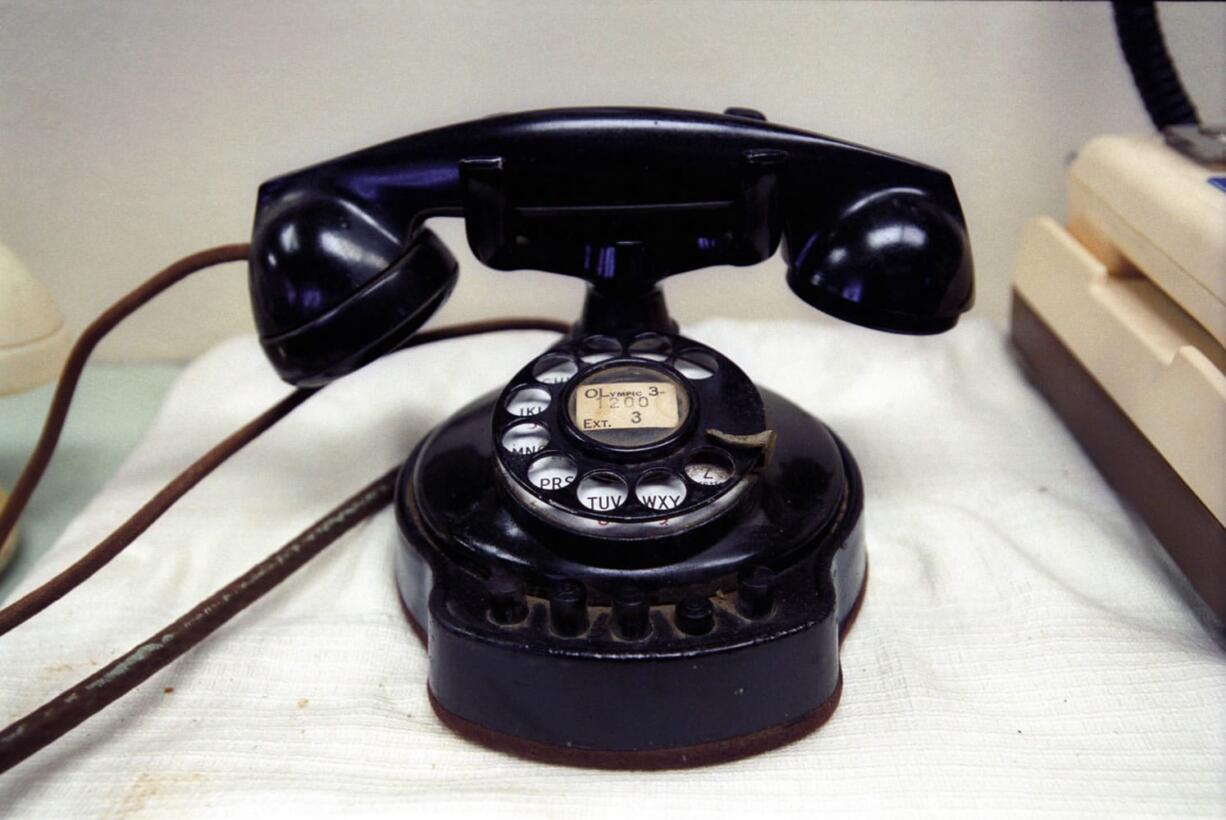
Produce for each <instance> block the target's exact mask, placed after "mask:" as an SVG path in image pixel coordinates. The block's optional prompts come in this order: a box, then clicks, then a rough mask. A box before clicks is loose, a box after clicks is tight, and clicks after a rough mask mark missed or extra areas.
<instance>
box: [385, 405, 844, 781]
mask: <svg viewBox="0 0 1226 820" xmlns="http://www.w3.org/2000/svg"><path fill="white" fill-rule="evenodd" d="M763 397H764V399H765V401H766V407H767V422H768V424H769V425H770V428H771V429H773V430H777V431H778V432H779V435H778V440H777V443H776V447H775V449H774V453H773V456H772V458H771V459H770V463H769V464H767V465H766V466H765V468H764V469H763V470H762V472H761V473H760V475H759V476H758V479H757V485H756V486H755V488H754V494H753V495H752V497H750V498H748V499H747V500H746V503H745V505H743V507H741V508H739V509H738V510H737V511H736V512H735V515H730V516H728V519H727V520H726V522H725V523H726V526H721V527H715V528H711V529H706V530H701V531H697V532H692V533H686V534H685V536H684V537H685V538H686V539H688V540H689V541H690V542H691V543H690V545H689V546H690V547H691V548H690V549H688V550H685V551H682V552H681V553H678V554H679V555H680V556H681V557H679V558H676V559H675V560H673V559H670V561H669V562H665V563H656V564H650V565H641V566H632V567H628V568H627V567H615V566H609V565H607V564H600V563H595V564H585V563H583V562H582V561H581V560H580V552H579V551H577V550H576V548H575V545H574V544H573V543H570V542H569V541H568V543H567V544H566V545H565V547H563V546H561V545H559V543H558V541H557V540H550V539H549V533H547V532H541V531H539V530H537V529H532V528H526V529H525V528H524V527H526V526H527V525H528V524H531V523H532V522H531V521H530V520H527V519H525V518H524V517H522V516H519V517H517V515H516V513H517V512H519V511H518V510H517V509H516V508H515V505H516V503H517V502H516V500H515V499H514V498H512V497H511V496H510V495H509V494H506V493H505V492H503V491H502V489H501V488H500V487H499V485H498V484H497V483H496V482H495V481H494V480H493V479H492V473H493V466H492V463H491V459H492V457H491V455H490V453H489V452H488V446H487V445H486V444H484V443H485V442H491V441H492V436H490V435H489V422H488V418H489V417H490V415H491V413H490V407H491V406H492V401H493V400H492V399H485V400H479V401H478V402H475V403H474V404H473V405H472V406H471V407H469V408H466V409H465V410H461V411H460V412H459V413H458V414H457V415H456V416H455V417H453V419H452V420H450V421H448V422H446V423H445V424H443V425H442V426H441V427H439V428H438V429H437V430H436V431H435V432H434V433H432V434H431V435H430V436H428V437H427V438H426V439H425V440H424V441H423V442H421V444H419V445H418V447H417V448H416V449H415V450H414V452H413V454H412V455H411V456H410V457H409V459H408V461H407V462H406V464H405V467H404V469H403V471H402V472H401V476H400V482H399V486H398V488H397V492H396V500H395V507H396V512H397V518H398V522H399V525H400V529H401V532H402V534H403V536H404V538H403V543H402V544H401V546H400V548H399V549H398V550H397V552H396V581H397V585H398V588H399V592H400V597H401V601H402V603H403V605H404V607H405V610H406V612H407V613H408V616H409V619H410V622H411V623H413V624H414V626H415V629H416V631H418V633H419V635H420V636H421V637H422V638H423V639H424V640H425V642H426V645H427V650H428V654H429V663H430V673H429V691H430V697H431V702H432V703H433V704H434V707H435V711H436V712H437V713H438V715H439V718H440V720H442V722H443V723H444V724H446V725H447V726H449V727H451V728H452V729H453V730H455V731H456V732H457V733H458V734H460V735H462V736H464V737H467V738H469V739H472V740H474V741H476V742H478V743H482V744H484V745H487V746H491V747H494V748H497V749H502V750H504V751H508V752H511V753H514V754H519V755H524V756H527V757H532V758H535V759H540V760H546V761H553V762H558V763H565V764H571V765H583V766H592V767H606V768H607V767H615V768H638V769H651V768H677V767H686V766H697V765H703V764H707V763H715V762H719V761H722V760H727V759H731V758H735V757H742V756H746V755H749V754H754V753H757V752H761V751H765V750H767V749H770V748H774V747H776V746H779V745H782V744H784V743H788V742H790V741H792V740H795V739H797V738H799V737H801V736H803V735H805V734H807V733H808V732H811V731H813V730H814V729H816V728H817V727H818V726H820V725H821V724H822V723H823V722H824V721H825V720H826V719H827V718H828V717H829V716H830V714H831V713H832V712H833V711H834V708H835V707H836V705H837V704H838V698H839V693H840V687H841V685H842V672H841V667H840V663H839V644H840V640H841V637H842V635H843V634H844V633H845V632H846V630H847V628H848V626H850V623H851V620H852V618H853V616H854V614H855V612H856V608H857V607H858V605H859V601H860V600H861V598H862V596H863V594H864V589H865V578H866V572H867V561H866V553H865V546H864V528H863V523H862V512H863V488H862V484H861V479H860V475H859V470H858V468H857V467H856V464H855V461H854V459H853V458H852V457H851V455H850V453H849V452H848V451H847V450H846V448H845V447H844V446H843V444H842V442H840V441H839V440H838V439H837V438H836V437H834V435H833V434H832V433H830V431H829V430H828V429H827V428H826V427H825V426H824V425H823V424H821V423H820V422H818V421H817V420H816V419H814V418H813V417H812V416H809V415H808V414H806V413H804V412H803V411H801V410H800V409H799V408H797V407H796V406H795V405H793V404H792V403H791V402H788V401H786V400H785V399H782V398H781V397H779V396H777V395H775V394H771V393H769V392H767V391H763ZM483 419H485V420H486V421H483ZM466 442H469V443H470V444H466ZM482 447H487V449H486V450H482V449H481V448H482ZM445 474H446V475H447V476H448V477H447V478H446V479H444V475H445ZM481 476H486V478H485V480H484V481H483V482H482V481H481V478H480V477H481ZM437 520H446V521H448V522H452V525H451V526H450V527H449V528H448V529H446V530H440V529H439V528H438V527H436V526H433V522H435V521H437ZM806 522H807V523H806ZM785 524H786V526H785ZM557 537H558V538H562V539H573V538H574V536H573V535H571V534H569V533H561V534H560V535H559V536H557ZM630 546H631V547H634V548H637V549H643V548H644V545H643V544H641V543H640V544H637V545H630ZM556 549H564V550H565V551H564V552H551V550H556Z"/></svg>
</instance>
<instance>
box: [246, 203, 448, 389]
mask: <svg viewBox="0 0 1226 820" xmlns="http://www.w3.org/2000/svg"><path fill="white" fill-rule="evenodd" d="M250 265H251V275H250V290H251V300H252V305H253V307H254V310H255V319H256V326H257V328H258V330H259V333H260V344H261V345H262V346H263V348H264V352H265V353H266V354H267V356H268V358H269V359H270V360H271V361H272V363H273V366H274V367H275V368H276V370H277V372H278V374H280V376H281V378H283V379H285V380H286V381H287V382H290V383H292V384H295V385H299V386H306V387H314V386H319V385H323V384H326V383H327V382H329V381H332V380H333V379H337V378H339V377H341V376H344V375H346V374H347V373H350V372H352V371H354V370H357V369H358V368H359V367H362V366H363V365H365V364H368V363H369V362H371V361H373V360H374V359H376V358H378V357H379V356H381V355H383V354H384V353H386V352H388V351H389V350H392V349H393V348H395V347H397V346H398V345H399V344H401V343H402V342H404V341H405V340H407V339H408V338H409V337H410V336H411V335H412V334H413V333H414V331H416V330H417V329H418V328H419V327H421V326H422V325H423V324H424V323H425V322H426V320H427V319H429V318H430V316H432V315H433V314H434V312H435V311H436V310H438V309H439V308H440V307H441V306H442V304H443V302H445V301H446V299H447V297H448V296H449V295H450V294H451V291H452V289H453V288H454V287H455V283H456V279H457V278H458V266H457V264H456V260H455V258H454V257H453V256H452V255H451V253H450V252H449V251H448V250H447V248H446V246H444V245H443V243H442V241H441V240H440V239H439V238H438V237H437V236H435V235H434V233H433V232H431V231H429V230H427V229H425V228H418V229H417V230H415V231H414V232H413V233H412V234H411V235H409V236H408V237H407V238H402V237H401V236H400V235H399V231H398V228H397V226H396V224H395V222H394V221H393V220H392V219H389V218H387V217H385V216H383V215H382V214H379V213H378V211H377V210H375V209H372V208H371V207H370V206H369V205H358V204H356V203H353V202H351V201H349V200H348V199H347V198H345V197H340V196H325V195H322V194H318V193H311V194H307V193H302V194H289V195H280V196H278V197H277V199H276V200H275V204H274V205H272V206H271V207H270V208H268V209H262V210H261V211H260V213H259V215H258V217H257V223H256V229H255V233H254V237H253V240H252V251H251V260H250Z"/></svg>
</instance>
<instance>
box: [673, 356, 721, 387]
mask: <svg viewBox="0 0 1226 820" xmlns="http://www.w3.org/2000/svg"><path fill="white" fill-rule="evenodd" d="M674 367H676V368H677V371H678V372H679V373H681V375H683V376H685V377H686V378H687V379H694V380H699V379H709V378H711V377H712V376H714V375H715V372H716V371H717V370H719V363H718V362H716V361H715V357H714V356H712V355H711V354H710V353H703V352H702V351H701V350H691V351H688V352H686V353H682V354H681V355H680V356H678V357H677V361H676V363H675V364H674Z"/></svg>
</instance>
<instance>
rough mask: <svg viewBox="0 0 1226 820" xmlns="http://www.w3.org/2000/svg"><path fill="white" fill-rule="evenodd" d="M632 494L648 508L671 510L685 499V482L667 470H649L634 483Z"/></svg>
mask: <svg viewBox="0 0 1226 820" xmlns="http://www.w3.org/2000/svg"><path fill="white" fill-rule="evenodd" d="M634 495H635V497H637V498H638V500H639V503H640V504H642V505H643V506H644V507H647V508H648V509H650V510H673V509H676V508H677V507H680V506H681V502H682V501H685V482H684V481H682V480H681V476H679V475H677V474H676V473H673V472H671V471H669V470H649V471H648V472H646V473H643V476H642V477H641V478H640V479H639V481H638V484H636V485H635V488H634Z"/></svg>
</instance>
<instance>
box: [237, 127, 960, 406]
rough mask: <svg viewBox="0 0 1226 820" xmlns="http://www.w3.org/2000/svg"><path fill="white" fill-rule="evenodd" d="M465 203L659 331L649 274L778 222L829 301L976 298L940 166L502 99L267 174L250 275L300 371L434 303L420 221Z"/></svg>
mask: <svg viewBox="0 0 1226 820" xmlns="http://www.w3.org/2000/svg"><path fill="white" fill-rule="evenodd" d="M432 216H461V217H463V218H464V220H465V225H466V229H467V235H468V242H469V245H470V246H471V248H472V250H473V252H474V253H475V254H476V256H477V258H478V259H479V260H480V261H481V262H482V263H483V264H485V265H488V266H489V267H492V268H496V269H498V270H513V269H517V268H530V269H535V270H542V271H549V272H552V273H560V274H564V275H567V276H577V277H580V278H582V279H585V280H587V281H588V282H589V283H590V284H591V295H590V297H589V304H588V308H589V309H588V310H587V311H586V313H585V316H584V323H583V325H582V326H583V327H585V328H587V329H608V328H610V327H625V326H626V325H628V324H632V323H639V324H641V325H642V326H643V327H644V329H651V330H666V329H668V328H667V327H666V325H667V322H666V321H665V320H666V315H665V314H664V312H663V305H662V303H660V302H659V297H658V294H657V292H656V291H655V290H654V285H655V283H656V282H658V281H659V280H660V279H663V278H664V277H666V276H671V275H674V274H678V273H683V272H686V271H690V270H695V269H697V268H703V267H710V266H712V265H752V264H756V263H758V262H761V261H763V260H765V259H768V258H770V257H771V256H772V255H773V254H774V253H775V251H776V249H777V248H778V246H779V244H780V239H781V238H782V240H783V250H784V257H785V258H786V259H787V261H788V284H789V285H790V286H791V288H792V290H793V291H795V293H796V294H797V295H798V296H800V298H801V299H803V300H804V301H805V302H807V303H809V304H810V305H812V306H814V307H816V308H817V309H819V310H822V311H825V312H827V313H830V314H832V315H834V316H837V317H839V318H841V319H846V320H848V321H851V322H854V323H856V324H860V325H864V326H866V327H872V328H878V329H881V330H891V331H897V332H902V333H939V332H941V331H944V330H948V329H949V328H950V327H952V326H953V325H954V323H955V322H956V321H957V318H958V315H959V314H960V313H961V312H963V311H964V310H966V309H967V308H969V306H970V304H971V299H972V273H971V257H970V250H969V247H968V243H967V239H966V233H965V225H964V222H963V218H962V212H961V210H960V208H959V205H958V199H957V195H956V194H955V193H954V188H953V183H952V182H951V181H950V179H949V176H948V175H947V174H945V173H943V172H941V171H938V170H935V169H933V168H928V167H925V166H923V165H919V164H917V163H913V162H910V161H908V160H904V159H900V158H898V157H893V156H889V155H887V154H884V153H881V152H879V151H874V150H871V149H868V148H863V147H860V146H855V145H850V144H848V143H844V142H840V141H838V140H834V139H831V138H829V137H822V136H817V135H815V134H810V133H806V132H804V131H799V130H796V129H792V128H785V127H783V126H778V125H773V124H771V123H767V122H765V121H764V120H762V119H759V118H758V117H757V116H755V115H752V114H751V113H750V112H742V113H740V114H739V115H715V114H702V113H695V112H688V111H669V110H656V109H618V108H607V109H606V108H594V109H563V110H557V111H541V112H531V113H525V114H511V115H506V116H498V117H491V118H488V119H482V120H476V121H473V122H468V123H463V124H460V125H453V126H450V127H446V128H440V129H437V130H434V131H427V132H425V133H421V134H415V135H413V136H409V137H404V138H403V139H399V140H394V141H392V142H388V143H384V144H382V145H378V146H375V147H373V148H368V149H366V150H363V151H358V152H356V153H353V154H349V155H348V156H344V157H341V158H340V159H336V160H333V161H331V162H326V163H323V164H321V165H316V166H313V167H311V168H307V169H305V170H302V171H298V172H296V173H292V174H288V175H286V176H283V177H279V178H277V179H274V180H271V181H269V182H267V183H265V184H264V185H263V186H262V187H261V188H260V192H259V205H258V210H257V213H256V222H255V230H254V239H253V249H252V255H251V292H252V297H253V304H254V308H255V315H256V322H257V325H258V327H259V331H260V334H261V337H262V339H263V342H264V346H265V349H266V350H267V351H268V353H269V355H270V357H271V358H272V359H273V362H274V364H276V366H277V368H278V370H279V371H280V372H281V374H282V376H284V377H285V378H286V379H287V380H289V381H291V382H294V383H296V384H319V383H323V382H326V381H328V380H330V379H332V378H335V377H337V376H340V375H343V374H344V373H347V372H349V371H351V370H354V369H356V368H357V367H360V366H361V365H362V364H365V363H366V362H368V361H370V360H371V359H373V358H375V357H377V356H378V355H379V354H381V353H383V352H386V351H387V350H388V349H389V348H392V347H394V346H395V345H396V344H397V342H399V341H402V340H403V339H404V338H406V337H407V336H408V335H410V334H411V333H412V332H413V331H414V330H416V329H417V327H419V326H420V325H421V324H422V323H423V322H424V321H425V320H426V319H427V318H429V316H430V315H431V314H432V313H433V312H434V311H435V310H437V309H438V307H439V306H440V305H441V304H442V302H443V301H444V300H445V299H446V297H447V295H448V293H449V292H450V290H451V288H452V287H453V285H454V283H455V277H456V263H455V260H454V259H453V258H452V257H451V255H450V254H449V253H448V252H447V250H446V248H444V247H443V245H442V244H441V242H440V241H439V240H438V238H437V237H436V236H435V235H434V234H433V233H431V232H430V231H429V230H428V229H427V228H426V227H425V223H426V221H427V220H428V219H429V218H430V217H432Z"/></svg>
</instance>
